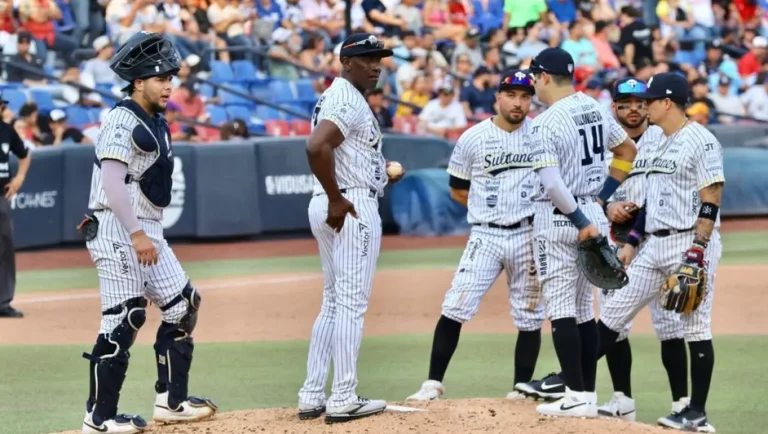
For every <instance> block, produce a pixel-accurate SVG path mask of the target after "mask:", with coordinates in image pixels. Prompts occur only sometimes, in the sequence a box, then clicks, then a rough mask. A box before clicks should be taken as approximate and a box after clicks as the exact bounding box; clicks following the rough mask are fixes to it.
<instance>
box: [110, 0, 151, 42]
mask: <svg viewBox="0 0 768 434" xmlns="http://www.w3.org/2000/svg"><path fill="white" fill-rule="evenodd" d="M154 3H155V2H154V0H110V1H109V4H108V5H107V10H106V22H107V30H108V31H109V34H110V37H111V38H112V39H113V40H114V41H115V42H116V43H117V45H122V44H124V43H125V42H126V41H127V40H128V38H130V37H131V36H133V35H134V34H135V33H137V32H140V31H141V22H140V21H139V20H138V19H137V15H139V13H140V11H142V10H143V9H144V8H145V7H146V6H150V5H153V4H154Z"/></svg>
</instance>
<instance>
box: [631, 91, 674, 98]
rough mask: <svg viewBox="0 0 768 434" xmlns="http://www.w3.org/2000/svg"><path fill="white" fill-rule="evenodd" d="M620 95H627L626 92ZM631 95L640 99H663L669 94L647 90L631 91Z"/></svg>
mask: <svg viewBox="0 0 768 434" xmlns="http://www.w3.org/2000/svg"><path fill="white" fill-rule="evenodd" d="M622 95H627V94H622ZM632 96H634V97H635V98H640V99H664V98H669V95H666V94H659V93H656V92H649V91H645V92H638V93H633V94H632Z"/></svg>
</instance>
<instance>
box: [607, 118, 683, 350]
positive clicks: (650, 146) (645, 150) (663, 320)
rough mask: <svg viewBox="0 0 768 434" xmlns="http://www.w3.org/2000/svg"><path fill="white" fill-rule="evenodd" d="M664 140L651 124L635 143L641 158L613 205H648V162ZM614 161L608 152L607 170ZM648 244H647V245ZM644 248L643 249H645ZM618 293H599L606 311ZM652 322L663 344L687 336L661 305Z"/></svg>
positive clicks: (626, 333)
mask: <svg viewBox="0 0 768 434" xmlns="http://www.w3.org/2000/svg"><path fill="white" fill-rule="evenodd" d="M663 140H664V131H663V130H662V129H661V128H660V127H658V126H655V125H651V126H649V127H648V129H646V130H645V132H644V133H643V135H642V136H641V137H640V139H639V140H638V141H637V142H636V143H635V145H636V146H637V156H636V157H635V162H634V164H633V166H632V171H631V172H629V175H628V176H627V179H626V180H625V181H624V182H623V183H622V184H621V185H620V186H619V188H617V189H616V192H615V193H613V196H611V198H610V199H609V200H608V201H609V202H624V201H626V202H632V203H634V204H635V205H637V206H643V203H644V202H645V178H646V172H647V170H648V163H649V161H650V159H651V158H652V157H653V153H654V151H655V149H656V146H658V145H659V144H660V143H661V142H662V141H663ZM612 159H613V153H612V152H610V151H609V152H607V153H606V163H607V165H606V167H610V164H611V160H612ZM609 241H610V242H611V244H612V245H615V243H614V242H613V240H611V239H610V238H609ZM643 245H644V244H643ZM643 245H641V246H640V247H639V248H640V249H642V248H643ZM615 293H616V291H598V303H599V305H600V309H601V312H602V309H603V306H605V303H606V302H607V301H608V299H609V298H610V297H611V296H613V295H615ZM650 308H651V321H652V322H653V327H654V329H655V330H656V336H658V338H659V340H660V341H665V340H669V339H681V338H682V337H683V330H682V327H680V326H679V324H680V315H679V314H677V313H675V312H673V311H668V310H665V309H661V308H660V307H659V306H658V305H657V304H655V303H652V304H651V306H650ZM631 328H632V321H630V322H628V323H627V324H626V326H624V328H623V329H622V330H621V333H619V338H618V339H617V342H618V341H622V340H624V339H626V338H627V336H629V330H630V329H631Z"/></svg>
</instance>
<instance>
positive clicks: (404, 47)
mask: <svg viewBox="0 0 768 434" xmlns="http://www.w3.org/2000/svg"><path fill="white" fill-rule="evenodd" d="M400 40H401V41H402V44H400V45H398V46H397V47H394V48H392V52H393V53H394V56H392V57H393V58H394V59H393V60H394V62H395V65H397V66H398V67H399V66H400V65H403V64H405V63H408V59H409V58H410V57H411V50H413V49H414V48H416V44H417V43H418V38H416V33H415V32H414V31H413V30H406V31H404V32H403V34H402V36H401V37H400Z"/></svg>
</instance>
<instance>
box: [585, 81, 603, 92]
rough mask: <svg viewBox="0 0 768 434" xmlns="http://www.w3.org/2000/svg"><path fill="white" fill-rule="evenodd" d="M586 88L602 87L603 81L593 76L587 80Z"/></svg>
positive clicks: (595, 88)
mask: <svg viewBox="0 0 768 434" xmlns="http://www.w3.org/2000/svg"><path fill="white" fill-rule="evenodd" d="M586 88H587V89H592V90H597V89H602V88H603V82H602V81H600V80H598V79H596V78H593V79H592V80H589V81H588V82H587V85H586Z"/></svg>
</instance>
